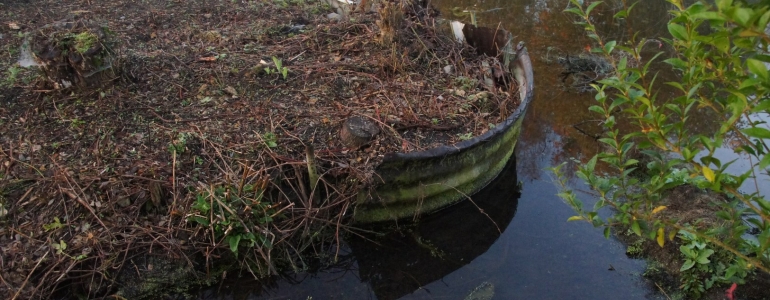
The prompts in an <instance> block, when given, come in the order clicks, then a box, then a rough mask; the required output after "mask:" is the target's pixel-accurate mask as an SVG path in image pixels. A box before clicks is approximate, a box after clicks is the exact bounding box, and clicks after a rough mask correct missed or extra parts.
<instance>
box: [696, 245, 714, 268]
mask: <svg viewBox="0 0 770 300" xmlns="http://www.w3.org/2000/svg"><path fill="white" fill-rule="evenodd" d="M711 254H714V250H711V249H706V250H703V251H702V252H701V253H700V255H698V259H697V261H698V263H699V264H701V265H705V264H708V263H710V262H711V261H710V260H709V256H711Z"/></svg>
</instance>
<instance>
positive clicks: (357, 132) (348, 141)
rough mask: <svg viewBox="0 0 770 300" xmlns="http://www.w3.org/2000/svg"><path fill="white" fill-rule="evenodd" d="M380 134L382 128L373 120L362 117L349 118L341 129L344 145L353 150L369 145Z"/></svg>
mask: <svg viewBox="0 0 770 300" xmlns="http://www.w3.org/2000/svg"><path fill="white" fill-rule="evenodd" d="M379 133H380V128H379V127H377V125H376V124H374V122H372V120H369V119H368V118H366V117H360V116H354V117H350V118H348V119H347V120H345V123H344V124H342V128H341V129H340V137H341V138H342V143H343V144H345V146H347V147H348V148H351V149H358V148H361V147H363V146H364V145H366V144H369V143H370V142H371V141H372V140H373V139H374V137H375V136H377V134H379Z"/></svg>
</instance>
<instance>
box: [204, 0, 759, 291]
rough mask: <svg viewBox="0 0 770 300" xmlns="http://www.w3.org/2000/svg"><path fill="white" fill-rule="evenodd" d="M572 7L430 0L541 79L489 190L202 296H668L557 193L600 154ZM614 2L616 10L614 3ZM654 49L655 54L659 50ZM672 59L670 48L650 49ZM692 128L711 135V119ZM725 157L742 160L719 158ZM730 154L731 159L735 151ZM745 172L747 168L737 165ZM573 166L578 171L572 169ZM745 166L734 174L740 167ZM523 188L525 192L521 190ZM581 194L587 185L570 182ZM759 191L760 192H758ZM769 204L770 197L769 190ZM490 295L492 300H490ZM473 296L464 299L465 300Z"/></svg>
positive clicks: (640, 24) (657, 29) (562, 2)
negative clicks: (322, 261)
mask: <svg viewBox="0 0 770 300" xmlns="http://www.w3.org/2000/svg"><path fill="white" fill-rule="evenodd" d="M567 2H568V1H566V0H488V1H483V0H433V1H432V3H433V5H435V6H437V7H439V9H440V10H441V12H442V14H443V15H444V16H447V17H452V18H454V19H459V20H461V21H464V22H470V16H469V15H468V14H467V13H463V11H464V10H466V11H467V10H471V11H475V12H476V13H475V14H474V15H475V19H476V20H477V22H478V23H479V25H482V26H490V27H495V26H498V24H500V26H502V27H504V28H506V29H508V30H509V31H511V32H512V33H513V35H514V36H515V37H516V40H523V41H525V42H526V44H527V47H528V50H529V53H530V55H531V57H532V60H533V66H534V70H535V78H536V79H535V83H536V89H535V91H536V92H535V94H536V95H535V100H534V101H533V102H532V103H531V106H530V108H529V109H528V112H527V116H526V119H525V121H524V129H523V131H522V135H521V139H520V141H519V143H518V145H517V150H516V157H517V160H516V162H515V163H513V164H511V165H509V166H508V167H507V169H506V170H505V171H504V173H503V174H502V175H501V176H500V177H498V179H496V180H495V182H494V183H493V184H491V185H490V186H489V187H487V188H486V189H485V190H484V191H482V192H481V193H479V194H478V195H476V196H474V197H473V199H474V203H470V202H465V203H462V204H460V205H456V206H454V207H451V208H450V209H448V210H445V211H442V212H441V213H439V214H436V215H432V216H429V217H426V218H425V219H423V220H422V222H421V224H420V225H419V226H417V227H415V228H412V229H410V230H407V231H402V232H400V233H398V234H395V233H394V234H391V236H387V237H385V238H382V239H379V240H378V244H372V243H367V242H364V241H361V240H349V241H347V246H345V247H344V249H343V250H342V251H341V254H340V255H341V256H340V257H341V263H340V264H339V265H338V266H335V267H332V268H328V269H325V270H323V271H320V272H317V273H314V274H299V275H291V276H287V277H285V278H283V279H277V280H275V281H270V282H262V283H259V284H258V283H254V282H253V281H248V280H247V281H240V282H238V281H230V282H226V283H224V284H223V285H222V286H220V287H218V288H217V289H212V290H209V291H207V292H205V293H204V294H202V295H201V297H202V298H207V299H215V298H235V299H244V298H246V299H311V297H312V299H618V298H623V299H661V298H665V297H664V296H662V295H660V294H659V293H658V291H657V290H656V288H655V287H654V285H652V284H651V283H648V282H646V281H645V280H644V279H643V278H642V276H641V273H642V272H644V266H645V263H644V262H643V261H640V260H634V259H629V258H628V257H627V256H626V255H625V247H624V246H623V245H622V244H620V243H619V242H618V241H616V240H613V239H609V240H608V239H605V238H604V237H603V235H602V231H601V230H599V229H595V228H593V227H591V226H590V225H588V224H584V223H567V222H566V220H567V218H568V217H570V216H572V215H573V212H572V210H571V209H570V208H569V207H567V206H566V205H565V204H564V203H563V202H562V201H561V200H560V199H559V198H558V197H556V196H555V194H556V193H557V192H558V191H557V189H556V186H555V184H554V183H553V179H552V178H551V175H550V173H549V172H548V171H547V170H545V169H546V168H548V167H551V166H554V165H556V164H559V163H561V162H571V159H572V158H576V159H578V160H582V161H585V160H587V159H588V158H590V157H591V156H593V155H594V154H595V153H596V151H598V150H599V149H600V144H599V143H598V142H597V141H596V139H595V138H594V137H592V136H591V135H593V134H598V133H599V131H600V128H599V127H598V126H597V125H596V120H595V116H594V115H592V114H591V113H590V112H589V111H588V107H589V106H590V105H592V103H593V94H591V93H579V92H575V91H573V90H571V89H570V88H568V87H566V86H565V84H564V83H563V82H562V78H561V74H560V73H561V68H560V66H559V65H558V63H557V62H556V58H557V56H559V55H566V54H573V55H575V54H579V53H583V52H585V51H586V48H587V47H588V45H590V42H589V41H588V39H587V38H586V37H585V34H584V33H583V31H582V28H580V27H578V26H576V25H573V24H572V22H573V21H574V18H573V17H572V16H570V15H567V14H565V13H563V12H562V11H563V10H564V9H565V8H566V5H567ZM607 2H609V3H610V4H609V6H607V7H608V9H605V11H599V12H598V13H596V14H595V18H596V19H595V20H594V21H595V22H596V24H597V25H598V28H599V29H600V31H602V32H606V33H607V34H608V35H610V36H611V37H613V38H618V39H622V38H624V37H626V36H627V35H628V31H627V30H626V29H625V28H622V27H621V26H620V25H618V24H615V23H613V22H612V20H611V16H612V15H613V14H614V12H615V11H613V9H617V8H619V7H620V6H619V4H612V3H614V2H613V1H607ZM615 2H619V1H615ZM668 9H669V7H668V5H667V4H666V3H665V1H663V0H655V1H644V3H643V5H638V6H637V7H636V8H635V11H636V13H637V17H635V18H633V19H632V22H633V24H634V28H635V29H636V30H640V31H641V33H640V34H641V35H642V36H645V37H649V38H654V37H661V36H664V35H665V34H666V16H668V13H667V10H668ZM653 48H654V47H653ZM651 50H654V51H665V50H666V49H665V48H663V49H651ZM693 123H694V126H695V127H696V128H697V130H702V131H708V130H713V129H714V128H715V126H716V125H715V124H714V122H710V121H709V120H708V118H704V119H703V120H695V121H694V122H693ZM723 152H724V153H722V154H720V155H722V156H721V157H720V158H722V159H732V158H733V157H736V156H735V155H734V154H732V153H731V151H723ZM728 152H729V153H728ZM738 165H740V164H738ZM570 167H573V168H574V163H570ZM736 167H738V166H736ZM518 182H520V183H521V185H522V187H521V189H520V190H519V188H518V187H517V183H518ZM571 184H572V185H573V187H574V188H575V189H577V190H581V189H585V188H586V187H585V186H583V185H582V184H581V183H579V182H577V181H575V180H573V181H572V182H571ZM760 185H761V184H760ZM763 193H765V195H767V194H768V193H767V191H763ZM492 294H494V296H493V297H492V298H489V296H490V295H492ZM466 297H467V298H466Z"/></svg>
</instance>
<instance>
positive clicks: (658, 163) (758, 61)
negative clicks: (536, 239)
mask: <svg viewBox="0 0 770 300" xmlns="http://www.w3.org/2000/svg"><path fill="white" fill-rule="evenodd" d="M570 2H571V5H570V7H568V8H567V9H566V11H567V12H570V13H573V14H575V15H577V16H578V17H579V19H580V20H579V21H578V22H577V24H579V25H582V26H583V27H584V29H585V30H586V32H587V34H588V36H589V37H590V38H591V39H593V41H594V42H595V43H596V44H597V47H593V48H592V49H593V50H592V52H594V53H596V54H598V55H602V56H603V57H605V58H606V59H607V61H608V62H609V63H610V65H611V67H612V70H611V72H609V74H608V77H606V78H604V79H602V80H600V81H598V82H597V83H596V84H593V85H592V86H593V88H594V89H595V91H596V97H595V99H596V104H595V105H593V106H591V107H590V110H591V111H593V112H595V113H597V114H599V115H600V116H601V118H602V120H603V123H602V124H603V126H604V129H605V133H604V136H602V137H601V138H600V139H599V141H600V142H601V143H603V144H604V146H605V149H606V150H605V151H603V152H602V153H600V154H598V155H596V156H594V157H592V158H591V159H590V160H589V161H588V162H587V163H584V164H582V165H581V166H580V167H579V168H578V170H577V172H576V176H577V177H579V178H580V179H582V180H583V181H585V182H586V183H588V185H589V186H590V187H591V189H592V190H593V191H594V192H595V193H596V196H597V201H596V203H595V205H594V206H593V208H586V207H584V206H583V202H582V201H581V200H580V199H578V197H577V196H576V194H575V193H574V192H573V191H572V190H570V189H569V188H567V185H566V179H565V178H564V176H563V175H564V174H563V173H564V170H562V167H563V165H561V166H557V167H555V168H553V169H552V170H553V172H554V173H556V174H557V176H559V178H560V180H559V184H560V185H561V186H562V188H563V191H562V192H561V193H560V194H559V196H560V197H561V198H562V199H564V200H565V202H566V203H567V204H568V205H570V206H571V207H572V208H573V209H574V210H575V211H576V213H577V215H576V216H573V217H571V218H569V220H571V221H574V220H582V221H587V222H590V223H592V224H593V225H594V226H599V227H605V235H606V236H609V234H610V231H611V228H612V227H615V226H621V227H623V228H631V230H632V231H633V232H634V233H635V234H636V235H638V236H641V237H645V238H648V239H651V240H654V241H656V242H657V243H658V244H659V245H660V246H661V247H662V246H663V245H664V244H665V243H666V241H667V240H673V238H674V237H675V236H676V233H680V236H681V235H683V234H687V235H688V238H689V241H690V243H689V244H686V245H685V246H684V247H683V248H681V250H682V252H683V254H684V256H685V260H684V261H685V264H684V265H683V268H682V271H683V274H684V276H689V275H686V274H688V271H690V270H701V269H702V268H704V267H707V268H712V269H710V270H712V271H713V270H717V269H718V268H716V267H713V266H712V264H711V263H713V259H712V257H713V255H715V254H714V251H716V253H725V255H726V258H725V259H720V262H722V263H723V264H724V262H725V261H729V262H730V264H729V267H725V268H724V269H725V274H728V273H727V271H726V270H727V269H730V270H731V271H730V273H729V274H730V275H731V276H727V275H725V276H724V280H728V281H732V282H737V283H741V280H739V279H740V276H734V275H735V274H743V272H748V271H751V270H752V269H753V268H758V269H760V270H762V271H764V272H770V202H769V201H768V200H767V198H766V197H767V195H761V194H760V193H759V191H756V192H753V193H743V192H741V191H739V188H740V187H741V186H742V185H743V183H744V182H747V181H750V180H755V181H756V180H758V179H756V173H757V172H767V171H768V166H769V165H770V155H768V153H770V147H768V142H769V141H770V130H768V129H767V124H765V123H764V122H762V121H760V120H761V119H759V118H757V114H767V113H770V74H769V73H768V71H767V64H770V53H768V51H767V49H769V48H768V45H769V44H770V38H769V37H768V35H767V34H766V32H765V28H767V26H768V23H770V4H768V3H767V2H761V1H760V2H756V1H731V0H717V1H715V3H714V2H712V3H714V4H710V3H708V2H704V1H699V2H696V3H694V4H692V5H690V6H688V7H685V6H683V5H682V3H681V1H679V0H669V1H668V2H670V3H671V4H672V5H673V7H674V9H673V10H672V11H671V19H670V21H669V22H668V30H669V33H670V34H671V36H672V38H670V39H667V38H661V39H660V40H662V41H663V42H664V43H665V44H667V45H668V46H669V47H670V48H671V49H673V53H674V55H673V56H672V57H670V58H667V59H665V60H663V63H665V65H667V66H669V67H671V68H673V69H674V70H676V71H677V72H678V75H679V76H678V78H676V79H671V80H669V81H667V82H665V85H667V86H669V87H671V88H673V89H674V90H675V92H674V96H672V97H666V98H663V97H661V95H670V93H659V86H660V83H659V81H660V78H659V77H658V74H657V73H655V72H653V71H652V70H653V68H651V66H652V65H653V63H656V62H657V61H658V58H659V57H660V56H661V55H663V53H658V54H656V55H655V56H653V57H652V58H651V59H648V60H643V59H642V57H641V53H642V49H643V48H644V47H645V45H646V44H647V43H648V42H649V41H650V40H648V39H644V38H641V39H640V38H638V36H637V35H632V36H631V38H630V40H628V41H614V40H610V41H606V40H604V39H603V38H602V35H601V34H600V33H599V32H598V31H597V29H596V26H595V25H594V24H593V23H592V18H591V17H590V14H591V12H592V11H593V10H594V9H595V8H596V7H597V6H598V5H600V4H601V2H593V3H590V4H588V5H587V6H585V7H584V6H583V5H582V3H580V1H577V0H570ZM623 3H624V4H625V2H623ZM633 7H634V5H631V6H626V7H624V8H623V9H622V10H620V11H619V12H617V13H616V14H615V18H616V20H617V21H618V22H621V23H625V22H626V20H627V19H626V18H627V17H628V16H629V14H631V13H632V9H633ZM625 24H626V25H628V26H630V24H628V23H625ZM703 113H708V114H713V116H714V117H715V118H717V120H719V125H720V126H719V129H718V130H716V131H715V132H706V133H700V132H695V131H694V130H692V128H693V127H692V126H691V124H690V123H691V118H690V116H692V115H693V114H703ZM726 140H732V141H733V143H734V144H738V145H739V146H737V147H734V149H736V150H735V151H736V152H742V153H746V154H748V155H749V156H751V158H752V160H751V164H752V168H749V169H748V170H744V171H742V173H740V174H730V173H728V172H727V168H728V167H729V166H730V165H731V164H732V163H733V162H734V161H731V162H723V161H720V159H719V158H718V157H717V156H716V155H715V152H716V151H717V149H720V148H723V147H724V145H725V141H726ZM640 159H641V160H644V161H645V163H642V162H640ZM597 164H601V165H602V166H603V168H602V170H608V171H599V170H600V169H599V168H597ZM638 173H643V176H636V175H635V174H638ZM683 184H688V185H693V186H697V187H699V188H702V189H708V190H711V191H713V193H716V194H723V195H725V196H726V198H727V201H722V200H712V201H713V203H711V205H713V206H715V207H718V208H719V209H720V211H719V212H717V213H716V217H718V218H719V220H720V221H721V222H722V224H724V225H722V226H720V227H706V228H696V227H691V226H687V225H686V224H682V223H680V222H679V221H678V220H677V219H676V218H672V217H667V216H665V214H660V212H661V211H663V210H664V209H666V206H665V205H664V204H663V203H662V200H663V199H664V197H663V196H664V195H665V194H666V193H667V192H668V191H669V190H671V189H672V188H674V187H677V186H679V185H683ZM761 184H764V183H759V182H756V184H755V186H759V185H761ZM604 207H611V208H612V209H613V210H614V212H615V214H614V215H613V216H611V217H608V218H602V217H600V216H599V214H598V211H599V210H600V209H602V208H604ZM749 228H752V230H753V231H754V232H757V234H756V235H753V236H752V235H747V234H745V233H746V231H747V230H748V229H749ZM695 240H698V242H697V243H694V242H693V241H695ZM701 241H702V242H707V243H708V244H709V245H713V247H714V248H713V249H715V250H712V251H707V250H706V248H700V246H699V245H701V244H699V243H700V242H701ZM685 249H686V250H685ZM720 268H721V267H720ZM715 272H716V271H713V272H711V273H712V274H713V273H715ZM720 272H721V271H720ZM716 273H718V272H716ZM712 283H713V282H712ZM709 286H710V285H708V284H704V285H703V287H704V288H708V287H709ZM695 289H698V290H699V288H697V287H696V286H692V288H690V290H695Z"/></svg>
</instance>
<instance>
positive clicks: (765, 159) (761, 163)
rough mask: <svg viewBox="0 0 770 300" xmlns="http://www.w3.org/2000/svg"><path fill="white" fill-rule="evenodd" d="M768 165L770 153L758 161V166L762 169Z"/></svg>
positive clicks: (769, 163)
mask: <svg viewBox="0 0 770 300" xmlns="http://www.w3.org/2000/svg"><path fill="white" fill-rule="evenodd" d="M768 165H770V154H765V156H764V157H762V160H761V161H759V168H760V169H763V170H764V169H765V168H767V166H768Z"/></svg>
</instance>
